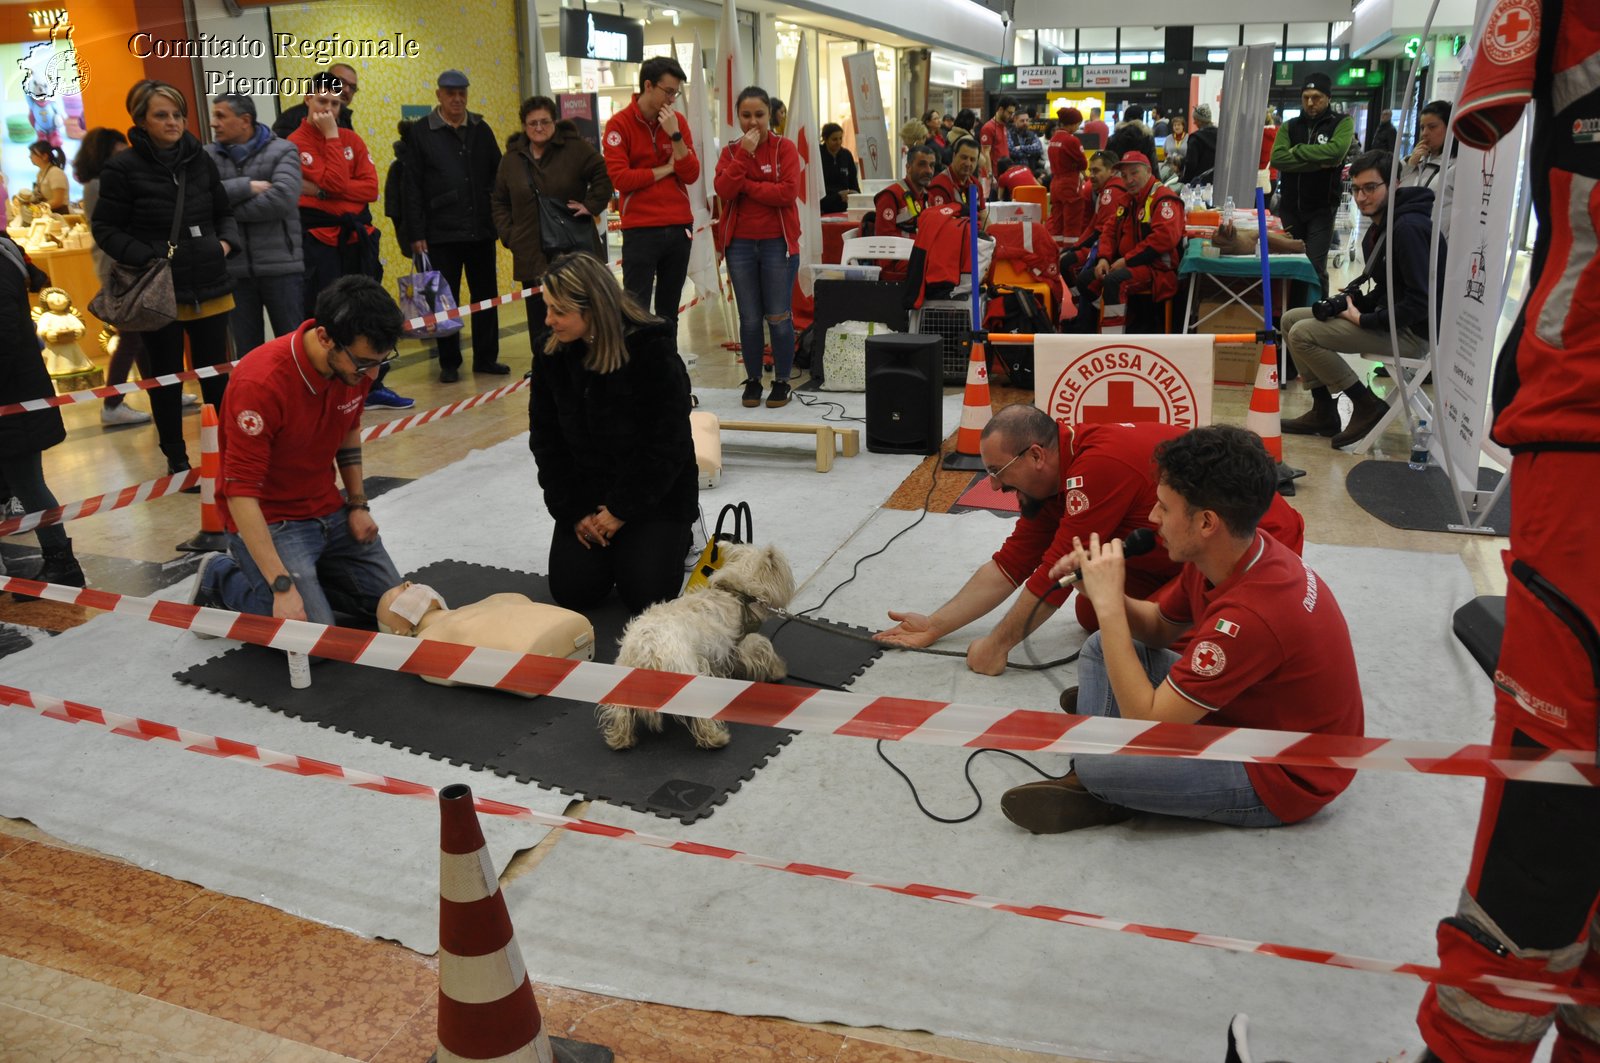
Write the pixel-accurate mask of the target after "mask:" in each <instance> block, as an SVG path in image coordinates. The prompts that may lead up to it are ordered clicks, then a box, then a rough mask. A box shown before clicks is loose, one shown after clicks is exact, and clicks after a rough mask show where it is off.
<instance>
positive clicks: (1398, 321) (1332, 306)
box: [1282, 151, 1445, 447]
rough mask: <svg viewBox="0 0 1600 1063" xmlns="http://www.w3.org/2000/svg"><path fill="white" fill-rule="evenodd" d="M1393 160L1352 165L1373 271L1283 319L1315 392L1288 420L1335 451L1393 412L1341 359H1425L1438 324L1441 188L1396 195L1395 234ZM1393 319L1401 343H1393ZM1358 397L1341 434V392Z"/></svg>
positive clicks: (1370, 157)
mask: <svg viewBox="0 0 1600 1063" xmlns="http://www.w3.org/2000/svg"><path fill="white" fill-rule="evenodd" d="M1389 164H1390V155H1389V153H1388V152H1386V151H1369V152H1367V153H1365V154H1364V155H1361V156H1359V157H1358V158H1357V159H1356V161H1355V162H1354V163H1352V164H1351V165H1350V188H1351V191H1352V192H1353V193H1354V194H1355V200H1356V206H1357V207H1358V208H1359V209H1360V211H1361V213H1362V214H1364V215H1366V216H1367V218H1368V220H1369V221H1370V222H1371V227H1370V228H1369V229H1368V230H1367V235H1366V236H1365V237H1364V238H1363V240H1362V243H1361V250H1362V252H1363V255H1364V256H1365V258H1366V261H1367V266H1366V269H1364V270H1363V271H1362V273H1361V276H1359V277H1357V278H1356V279H1355V280H1354V281H1352V282H1351V283H1350V284H1349V285H1347V286H1346V287H1345V289H1344V290H1343V291H1341V292H1339V293H1337V294H1336V295H1334V296H1332V297H1331V298H1328V299H1324V300H1322V302H1320V303H1317V304H1315V305H1314V306H1310V307H1296V308H1295V309H1293V310H1290V311H1289V312H1288V313H1286V314H1284V315H1283V322H1282V330H1283V335H1284V339H1285V342H1286V343H1287V344H1288V347H1289V354H1290V356H1291V357H1292V358H1294V363H1295V365H1297V366H1298V367H1299V368H1300V376H1301V378H1302V379H1303V380H1304V381H1305V385H1306V387H1308V388H1310V389H1311V409H1309V410H1307V411H1306V412H1305V413H1303V414H1301V415H1300V416H1299V417H1296V418H1294V419H1293V420H1286V421H1284V422H1283V430H1284V431H1285V432H1288V433H1292V434H1294V435H1307V436H1309V435H1320V436H1332V437H1333V445H1334V446H1335V447H1347V446H1350V445H1351V444H1352V443H1358V442H1360V441H1361V439H1362V437H1364V436H1365V435H1366V434H1367V433H1368V432H1370V431H1371V430H1372V429H1373V427H1374V426H1376V425H1377V424H1378V422H1379V421H1381V420H1382V419H1383V417H1384V415H1385V414H1386V413H1388V412H1389V404H1388V403H1387V402H1385V401H1384V400H1383V399H1382V398H1380V397H1378V396H1377V395H1375V394H1373V393H1372V391H1371V390H1370V389H1369V388H1368V387H1367V386H1366V385H1365V384H1363V383H1362V382H1361V380H1360V379H1359V378H1358V377H1357V376H1356V374H1355V372H1354V370H1352V369H1351V368H1350V366H1349V365H1348V364H1347V363H1346V362H1345V360H1344V358H1343V357H1341V354H1340V352H1344V353H1348V354H1368V355H1387V356H1391V357H1395V358H1423V357H1425V356H1426V355H1427V353H1428V328H1429V321H1430V320H1431V318H1432V313H1431V307H1430V304H1431V302H1432V300H1430V298H1429V297H1428V241H1429V238H1430V236H1431V235H1432V231H1433V221H1432V215H1433V190H1432V189H1428V188H1399V189H1396V190H1395V192H1394V197H1395V212H1394V232H1393V233H1392V234H1391V233H1390V232H1389V229H1388V218H1389V213H1388V199H1389V184H1388V181H1389ZM1389 254H1393V256H1394V289H1395V290H1394V291H1393V292H1389V291H1387V290H1386V288H1387V283H1388V281H1387V270H1386V268H1385V266H1384V257H1385V256H1386V255H1389ZM1444 261H1445V247H1444V245H1443V243H1441V244H1440V246H1439V272H1440V275H1441V276H1442V275H1443V273H1444ZM1391 316H1392V317H1393V319H1394V322H1395V325H1396V327H1397V330H1398V331H1397V333H1396V335H1397V337H1398V344H1397V345H1393V346H1392V345H1391V343H1390V340H1389V320H1390V318H1391ZM1341 391H1342V392H1344V393H1345V394H1346V395H1348V396H1349V397H1350V402H1351V403H1352V404H1353V405H1354V407H1355V410H1354V412H1353V413H1352V414H1351V415H1350V424H1349V425H1348V426H1346V427H1345V428H1344V430H1343V431H1342V432H1341V431H1340V425H1339V406H1338V400H1337V399H1335V398H1334V392H1341Z"/></svg>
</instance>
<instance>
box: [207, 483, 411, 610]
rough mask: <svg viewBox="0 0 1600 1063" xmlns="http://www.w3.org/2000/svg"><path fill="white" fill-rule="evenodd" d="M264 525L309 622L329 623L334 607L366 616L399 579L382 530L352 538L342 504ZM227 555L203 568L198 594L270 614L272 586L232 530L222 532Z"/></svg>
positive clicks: (239, 608) (397, 583)
mask: <svg viewBox="0 0 1600 1063" xmlns="http://www.w3.org/2000/svg"><path fill="white" fill-rule="evenodd" d="M267 529H268V530H269V531H270V532H272V545H273V546H274V547H276V548H277V551H278V558H279V559H280V560H281V561H282V562H283V564H284V567H285V568H287V569H288V570H289V575H290V576H292V577H294V585H295V589H296V590H298V591H299V592H300V600H301V601H303V602H304V603H305V609H306V619H307V620H309V621H311V622H312V623H313V624H332V623H333V622H334V610H335V609H337V610H338V611H339V612H341V613H345V614H348V615H350V616H358V617H362V618H364V619H371V618H372V617H373V616H374V615H375V614H376V613H377V611H378V599H379V598H381V597H383V592H384V591H386V590H388V589H389V588H390V587H394V586H397V585H399V583H400V573H399V572H397V571H396V570H395V567H394V562H393V561H391V560H389V552H388V551H387V550H385V549H384V548H383V538H382V536H379V537H378V538H377V539H375V540H373V541H372V542H370V543H358V542H356V541H355V540H354V539H352V538H351V537H350V524H349V521H348V520H347V518H346V517H345V511H344V509H343V508H342V507H341V508H339V509H336V510H334V511H333V513H331V514H329V515H328V516H326V517H316V518H313V519H311V520H284V521H279V522H278V523H276V524H269V525H267ZM228 555H229V557H228V558H221V559H218V561H217V562H216V563H215V564H213V565H211V567H210V568H209V569H208V570H207V572H206V576H207V586H205V587H203V588H201V600H202V601H220V602H221V603H222V605H223V607H224V608H227V609H232V610H234V611H235V612H240V613H255V614H257V615H259V616H271V615H272V588H271V587H270V586H268V584H267V581H266V580H265V579H264V578H262V575H261V570H260V569H259V568H257V567H256V563H255V559H254V558H252V557H251V556H250V551H249V549H247V548H246V547H245V545H244V540H243V539H241V538H240V537H239V535H238V534H237V533H236V532H229V533H228Z"/></svg>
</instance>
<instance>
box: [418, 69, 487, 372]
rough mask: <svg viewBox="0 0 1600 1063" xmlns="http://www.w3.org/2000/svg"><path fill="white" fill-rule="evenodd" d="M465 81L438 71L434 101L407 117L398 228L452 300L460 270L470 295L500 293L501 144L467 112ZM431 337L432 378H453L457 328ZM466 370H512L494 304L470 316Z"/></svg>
mask: <svg viewBox="0 0 1600 1063" xmlns="http://www.w3.org/2000/svg"><path fill="white" fill-rule="evenodd" d="M467 87H468V81H467V75H465V74H463V73H462V72H461V71H459V70H446V71H445V72H444V73H442V74H440V75H439V87H438V89H436V90H435V92H434V95H435V96H436V97H437V98H438V100H439V105H438V106H437V107H435V108H434V109H433V110H432V111H430V112H429V113H428V116H427V117H426V118H421V119H418V120H417V121H416V122H414V123H412V126H411V132H410V134H409V138H410V152H411V153H410V155H409V156H408V157H407V162H406V167H405V179H406V195H405V208H404V210H405V213H404V218H405V231H406V233H407V234H408V235H410V236H411V241H412V242H411V247H410V248H408V249H407V250H409V251H410V252H411V253H412V254H414V255H415V254H425V255H427V256H428V259H429V261H430V262H431V263H432V265H433V268H434V269H436V270H438V271H439V275H440V276H441V277H443V278H444V281H445V283H446V284H448V285H450V294H451V295H453V296H455V298H456V304H457V305H458V306H459V305H464V304H465V303H466V302H467V300H466V299H464V298H462V293H461V274H462V271H463V270H465V271H466V275H467V286H468V287H469V288H471V289H472V301H474V302H476V301H478V300H482V299H488V298H490V297H491V296H494V295H498V294H499V281H498V279H497V277H496V274H495V262H496V260H495V228H494V219H493V218H492V217H491V216H490V212H489V197H490V193H491V192H493V191H494V178H495V172H496V171H497V170H499V168H500V143H499V141H498V140H497V139H496V137H495V135H494V130H492V129H490V128H489V123H487V122H485V121H484V120H483V115H481V114H474V113H473V112H471V111H469V110H467ZM437 343H438V345H439V380H440V382H442V383H445V384H453V383H455V382H456V381H457V380H460V379H461V334H460V333H459V332H454V333H450V334H449V335H445V336H440V337H439V338H438V340H437ZM472 371H473V372H474V373H488V374H491V375H496V376H498V375H502V374H505V373H509V372H510V371H511V370H510V367H508V366H506V365H505V364H503V363H502V362H501V361H500V315H499V313H498V312H497V311H496V310H495V308H494V307H490V308H489V309H487V310H479V311H478V312H477V313H475V314H473V315H472Z"/></svg>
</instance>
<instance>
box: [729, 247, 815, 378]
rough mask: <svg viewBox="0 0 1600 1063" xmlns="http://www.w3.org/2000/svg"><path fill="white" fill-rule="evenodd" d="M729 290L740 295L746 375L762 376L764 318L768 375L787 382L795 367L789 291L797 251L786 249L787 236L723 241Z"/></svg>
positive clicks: (792, 291)
mask: <svg viewBox="0 0 1600 1063" xmlns="http://www.w3.org/2000/svg"><path fill="white" fill-rule="evenodd" d="M724 257H726V258H727V260H728V277H729V278H730V279H731V280H732V281H733V295H734V298H735V299H737V300H738V301H739V346H740V349H741V351H742V353H743V355H744V375H745V378H746V379H747V380H760V379H761V352H762V348H763V347H765V346H766V344H765V343H764V342H763V339H764V337H763V336H762V333H761V326H762V324H763V323H765V325H766V326H767V329H768V330H769V331H771V333H772V372H773V378H774V379H776V380H781V381H784V382H787V381H788V379H789V374H790V373H791V372H792V371H793V370H794V317H793V315H791V314H790V313H789V309H790V305H791V301H792V299H793V297H794V278H795V273H796V272H797V271H798V270H799V269H800V256H799V255H791V254H789V244H788V241H786V240H784V238H783V237H781V236H780V237H777V238H775V239H772V240H741V239H737V238H735V239H733V240H730V241H728V250H727V253H726V254H725V256H724Z"/></svg>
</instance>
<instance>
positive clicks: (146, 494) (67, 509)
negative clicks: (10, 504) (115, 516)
mask: <svg viewBox="0 0 1600 1063" xmlns="http://www.w3.org/2000/svg"><path fill="white" fill-rule="evenodd" d="M199 482H200V470H199V469H189V470H187V471H185V472H177V473H168V474H167V475H166V476H158V477H156V478H155V479H154V480H146V481H145V482H144V483H142V484H134V485H133V486H132V487H124V488H123V489H122V490H120V491H108V492H106V493H105V494H103V495H95V496H94V497H93V498H86V499H84V500H83V501H82V502H72V503H69V504H67V505H65V506H57V507H56V508H54V509H41V510H38V511H37V512H34V513H24V514H23V515H22V516H20V517H12V518H10V519H9V520H0V537H3V536H7V535H19V534H21V533H22V532H26V531H32V530H33V529H35V528H41V527H43V526H44V525H46V524H65V523H66V522H67V521H69V520H78V519H80V518H83V517H92V516H94V515H95V514H96V513H109V512H111V511H112V510H114V509H126V508H127V507H128V506H132V505H137V504H138V503H140V502H148V501H150V500H151V499H152V498H160V497H161V496H162V495H175V494H177V493H178V492H179V491H183V490H185V489H187V488H190V487H193V486H194V485H195V484H197V483H199ZM107 499H110V500H111V501H110V504H107V502H106V500H107Z"/></svg>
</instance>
